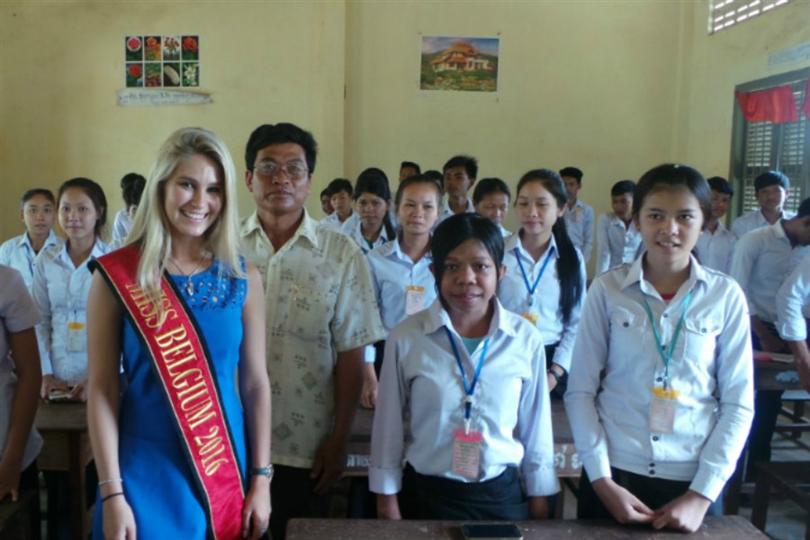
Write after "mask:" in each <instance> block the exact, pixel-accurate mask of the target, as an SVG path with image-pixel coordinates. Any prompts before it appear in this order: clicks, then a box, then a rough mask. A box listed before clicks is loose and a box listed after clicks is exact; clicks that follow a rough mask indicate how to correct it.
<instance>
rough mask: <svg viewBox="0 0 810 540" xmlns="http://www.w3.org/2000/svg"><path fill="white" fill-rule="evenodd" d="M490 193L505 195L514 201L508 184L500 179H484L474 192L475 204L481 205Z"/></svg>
mask: <svg viewBox="0 0 810 540" xmlns="http://www.w3.org/2000/svg"><path fill="white" fill-rule="evenodd" d="M490 193H503V194H504V195H506V197H507V198H508V199H509V200H510V201H511V200H512V193H511V192H510V191H509V186H507V185H506V182H504V181H503V180H501V179H500V178H483V179H482V180H481V181H480V182H478V183H477V184H476V185H475V189H474V190H473V204H478V203H480V202H481V201H482V200H483V199H484V197H486V196H487V195H489V194H490Z"/></svg>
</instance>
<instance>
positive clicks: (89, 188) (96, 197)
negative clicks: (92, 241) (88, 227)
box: [57, 177, 107, 236]
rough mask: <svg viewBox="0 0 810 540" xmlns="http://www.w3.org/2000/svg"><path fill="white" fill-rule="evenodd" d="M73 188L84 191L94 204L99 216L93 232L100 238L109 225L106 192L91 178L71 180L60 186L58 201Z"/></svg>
mask: <svg viewBox="0 0 810 540" xmlns="http://www.w3.org/2000/svg"><path fill="white" fill-rule="evenodd" d="M73 188H76V189H80V190H82V191H83V192H84V194H85V195H87V197H88V198H89V199H90V201H91V202H92V203H93V206H94V207H95V210H96V213H97V214H98V218H97V219H96V225H95V227H93V231H94V232H95V233H96V236H100V235H101V231H102V230H103V229H104V225H105V224H106V223H107V197H106V196H105V195H104V190H103V189H102V187H101V186H100V185H98V184H97V183H96V182H94V181H93V180H90V179H89V178H82V177H77V178H71V179H70V180H66V181H65V182H64V183H63V184H62V185H61V186H59V194H58V195H57V200H59V201H61V200H62V195H64V193H65V191H67V190H69V189H73Z"/></svg>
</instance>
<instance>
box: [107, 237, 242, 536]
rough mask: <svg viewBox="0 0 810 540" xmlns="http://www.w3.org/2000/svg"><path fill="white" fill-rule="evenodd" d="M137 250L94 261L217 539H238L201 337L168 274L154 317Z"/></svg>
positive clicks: (232, 485) (228, 461)
mask: <svg viewBox="0 0 810 540" xmlns="http://www.w3.org/2000/svg"><path fill="white" fill-rule="evenodd" d="M139 260H140V248H139V247H137V246H128V247H125V248H123V249H119V250H117V251H114V252H112V253H109V254H107V255H104V256H102V257H99V258H98V259H97V260H96V261H95V265H94V266H95V268H97V269H98V270H99V271H100V272H101V275H102V276H104V278H105V279H106V280H107V282H108V283H109V284H110V286H111V287H112V289H113V291H114V292H115V293H116V295H117V296H118V298H119V299H120V301H121V303H122V304H123V306H124V308H125V311H126V313H127V315H128V316H129V318H130V320H131V321H132V323H133V325H134V326H135V328H136V329H137V330H138V333H139V334H140V336H141V339H142V341H143V343H144V344H145V345H146V349H147V350H148V351H149V355H150V357H151V358H152V367H153V368H154V369H155V373H156V374H157V378H158V380H160V382H161V383H162V387H163V390H164V393H165V395H166V398H167V399H168V401H169V404H170V405H171V407H170V408H171V411H172V417H173V418H174V420H175V422H176V425H177V428H178V430H179V435H180V440H181V441H182V445H183V447H184V449H185V453H186V457H187V458H188V460H189V465H190V466H191V469H192V471H194V477H195V478H194V479H195V481H196V483H197V485H198V488H199V490H200V493H201V495H202V501H203V507H204V508H205V511H206V514H207V515H208V522H209V528H210V531H211V532H212V533H213V538H215V539H217V540H230V539H235V538H240V537H241V532H242V525H241V521H242V505H243V503H244V493H245V492H244V488H243V485H242V475H241V472H240V469H239V462H238V461H237V459H236V452H235V451H234V449H233V445H232V443H231V435H230V430H229V428H228V424H227V422H226V419H225V413H224V411H223V409H222V404H221V403H220V399H219V390H218V388H217V384H216V382H215V381H214V377H213V373H212V368H211V366H210V359H209V355H208V351H207V348H206V346H205V341H204V337H203V336H202V334H200V333H199V332H198V331H197V328H196V326H195V323H194V316H193V315H192V314H191V313H190V312H189V310H188V308H187V307H186V305H185V302H183V300H182V299H181V298H180V295H179V294H178V293H177V292H176V291H175V288H174V284H173V283H172V282H171V280H169V279H168V278H167V277H166V276H164V277H163V279H161V302H162V305H163V313H162V314H158V313H157V310H155V308H154V306H153V304H152V302H151V301H149V299H148V298H147V297H146V296H145V295H144V293H143V291H142V290H141V288H140V287H139V286H138V284H137V280H136V277H135V274H136V271H137V269H138V261H139Z"/></svg>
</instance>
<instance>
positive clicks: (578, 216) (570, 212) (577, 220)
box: [560, 167, 594, 264]
mask: <svg viewBox="0 0 810 540" xmlns="http://www.w3.org/2000/svg"><path fill="white" fill-rule="evenodd" d="M560 176H561V177H562V179H563V183H565V190H566V191H567V192H568V208H567V210H566V212H565V216H563V217H564V218H565V229H566V231H567V232H568V237H569V238H571V241H572V242H573V243H574V246H575V247H576V248H577V249H578V250H579V252H580V253H582V257H583V258H584V259H585V264H587V263H588V261H589V260H590V258H591V252H592V251H593V222H594V213H593V208H591V207H590V206H589V205H587V204H585V203H584V202H582V201H581V200H580V199H578V198H577V196H578V195H579V190H580V189H582V177H583V176H584V173H583V172H582V170H580V169H578V168H576V167H565V168H563V169H561V170H560Z"/></svg>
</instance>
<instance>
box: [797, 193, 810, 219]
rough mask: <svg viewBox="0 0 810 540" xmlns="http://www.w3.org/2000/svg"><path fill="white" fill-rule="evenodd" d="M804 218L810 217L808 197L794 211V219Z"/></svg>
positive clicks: (809, 198) (809, 199)
mask: <svg viewBox="0 0 810 540" xmlns="http://www.w3.org/2000/svg"><path fill="white" fill-rule="evenodd" d="M806 216H810V197H808V198H806V199H805V200H803V201H802V202H801V204H800V205H799V209H798V210H797V211H796V217H806Z"/></svg>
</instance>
